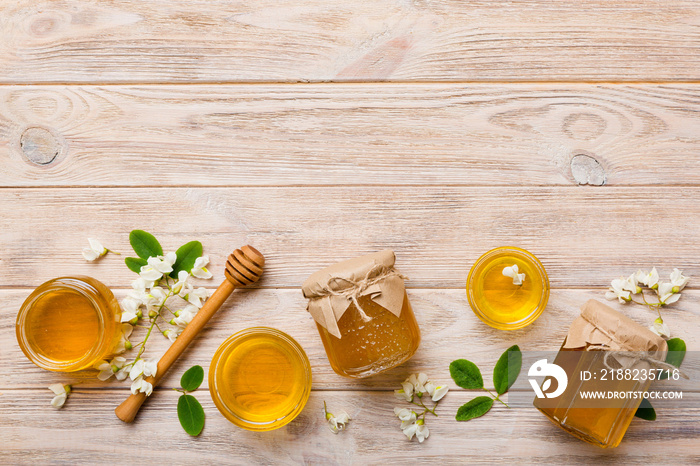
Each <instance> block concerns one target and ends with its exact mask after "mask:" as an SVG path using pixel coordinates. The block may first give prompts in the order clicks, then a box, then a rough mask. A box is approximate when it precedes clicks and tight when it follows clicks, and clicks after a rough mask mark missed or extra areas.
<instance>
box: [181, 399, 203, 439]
mask: <svg viewBox="0 0 700 466" xmlns="http://www.w3.org/2000/svg"><path fill="white" fill-rule="evenodd" d="M177 417H178V419H180V425H181V426H182V428H183V429H185V432H187V433H188V434H190V435H191V436H193V437H196V436H198V435H199V434H200V432H202V429H203V428H204V409H203V408H202V405H201V404H199V401H197V399H196V398H195V397H193V396H192V395H182V396H181V397H180V399H179V400H177Z"/></svg>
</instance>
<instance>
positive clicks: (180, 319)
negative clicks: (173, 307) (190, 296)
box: [170, 304, 199, 327]
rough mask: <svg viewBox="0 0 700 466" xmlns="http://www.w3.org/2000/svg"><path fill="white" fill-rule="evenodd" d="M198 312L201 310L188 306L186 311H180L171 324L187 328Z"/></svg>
mask: <svg viewBox="0 0 700 466" xmlns="http://www.w3.org/2000/svg"><path fill="white" fill-rule="evenodd" d="M197 311H199V309H197V306H193V305H192V304H188V305H187V306H185V308H184V309H180V310H179V311H177V312H176V313H175V314H176V315H175V318H174V319H173V320H172V321H171V322H170V323H171V324H173V325H178V326H180V327H187V324H189V323H190V322H192V319H194V316H196V315H197Z"/></svg>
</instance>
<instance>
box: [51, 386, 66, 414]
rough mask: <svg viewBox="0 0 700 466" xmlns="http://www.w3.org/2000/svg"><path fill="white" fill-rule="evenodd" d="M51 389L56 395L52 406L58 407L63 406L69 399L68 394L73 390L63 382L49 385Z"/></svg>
mask: <svg viewBox="0 0 700 466" xmlns="http://www.w3.org/2000/svg"><path fill="white" fill-rule="evenodd" d="M49 390H51V391H52V392H53V394H54V395H56V396H54V397H53V399H52V400H51V406H53V407H54V408H56V409H58V408H60V407H62V406H63V404H64V403H65V402H66V400H67V399H68V395H69V394H70V392H71V386H70V385H63V384H62V383H54V384H51V385H49Z"/></svg>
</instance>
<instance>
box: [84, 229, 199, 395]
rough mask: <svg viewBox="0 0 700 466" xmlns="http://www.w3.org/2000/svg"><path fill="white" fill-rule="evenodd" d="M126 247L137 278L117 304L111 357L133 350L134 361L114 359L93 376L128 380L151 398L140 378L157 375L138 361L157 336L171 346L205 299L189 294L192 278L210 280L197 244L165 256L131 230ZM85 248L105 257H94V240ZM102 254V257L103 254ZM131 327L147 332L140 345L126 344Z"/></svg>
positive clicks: (152, 365) (152, 363) (146, 236)
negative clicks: (118, 334)
mask: <svg viewBox="0 0 700 466" xmlns="http://www.w3.org/2000/svg"><path fill="white" fill-rule="evenodd" d="M129 243H131V247H132V248H133V249H134V252H135V253H136V255H137V256H138V257H127V258H126V259H125V260H124V262H125V263H126V266H127V267H128V268H129V269H130V270H132V271H133V272H136V273H138V274H139V277H138V278H137V279H135V280H134V281H132V282H131V288H132V290H131V291H130V292H129V293H128V295H127V296H126V297H125V298H124V299H123V300H122V301H121V307H122V316H121V322H122V331H123V336H122V339H121V341H120V342H119V344H118V345H117V348H115V350H114V353H115V354H121V353H124V352H126V351H130V350H133V351H136V355H135V357H134V358H133V359H131V360H128V359H127V358H125V357H123V356H116V357H114V358H112V359H111V360H110V361H107V360H104V361H100V362H99V363H97V364H96V365H95V368H96V369H98V370H99V371H100V372H99V374H98V376H97V377H98V378H99V379H100V380H103V381H104V380H108V379H109V378H111V377H112V376H114V377H115V378H116V379H117V380H125V379H126V378H127V377H128V378H129V379H131V381H132V384H131V391H132V392H133V393H138V392H144V393H146V395H150V394H151V393H152V391H153V386H152V385H151V384H150V383H148V382H147V381H146V380H145V378H146V377H148V376H155V375H156V370H157V361H156V360H154V359H144V358H143V356H144V354H145V351H146V345H147V343H148V341H149V339H150V338H151V337H152V336H153V335H154V334H156V333H160V334H162V335H163V336H164V337H166V338H168V339H169V340H170V341H171V342H172V341H175V339H176V338H177V336H178V335H179V334H180V333H181V332H182V330H183V329H184V328H185V327H186V326H187V324H189V323H190V321H192V319H193V318H194V316H195V315H196V314H197V312H198V311H199V309H200V308H201V307H202V305H203V302H204V301H205V300H206V299H207V296H208V292H207V290H206V289H205V288H203V287H199V288H197V289H195V288H194V286H193V285H192V283H191V277H195V278H203V279H207V278H211V277H212V274H211V273H210V272H209V271H208V270H207V268H206V265H207V264H208V263H209V257H208V256H205V255H203V254H202V253H203V248H202V243H200V242H199V241H190V242H189V243H187V244H185V245H183V246H181V247H180V248H179V249H178V250H177V251H176V252H168V253H164V252H163V247H162V246H161V245H160V242H159V241H158V240H157V239H156V238H155V236H153V235H152V234H150V233H147V232H145V231H143V230H134V231H132V232H131V233H130V234H129ZM90 244H91V247H93V246H94V247H95V248H96V249H97V251H95V252H96V253H97V254H96V257H95V258H97V257H101V256H102V255H104V254H101V253H100V251H99V249H100V248H101V247H102V246H101V245H99V246H98V245H97V242H95V241H94V240H93V241H91V242H90ZM102 249H104V251H105V253H106V251H108V250H107V249H106V248H102ZM83 255H84V256H85V257H86V259H89V258H92V257H93V255H91V254H87V255H86V254H85V251H84V254H83ZM134 327H142V328H144V329H145V331H146V334H145V336H144V338H143V340H141V341H140V342H137V343H133V342H132V341H130V340H129V338H130V336H131V334H132V331H133V329H134Z"/></svg>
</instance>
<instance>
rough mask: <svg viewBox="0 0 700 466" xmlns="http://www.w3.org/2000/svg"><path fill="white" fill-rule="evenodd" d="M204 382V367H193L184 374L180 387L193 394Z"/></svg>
mask: <svg viewBox="0 0 700 466" xmlns="http://www.w3.org/2000/svg"><path fill="white" fill-rule="evenodd" d="M203 380H204V369H202V366H192V367H190V368H189V369H187V370H186V371H185V373H184V374H182V378H181V379H180V385H181V386H182V388H184V389H185V390H187V391H188V392H193V391H195V390H197V389H198V388H199V386H200V385H202V381H203Z"/></svg>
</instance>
